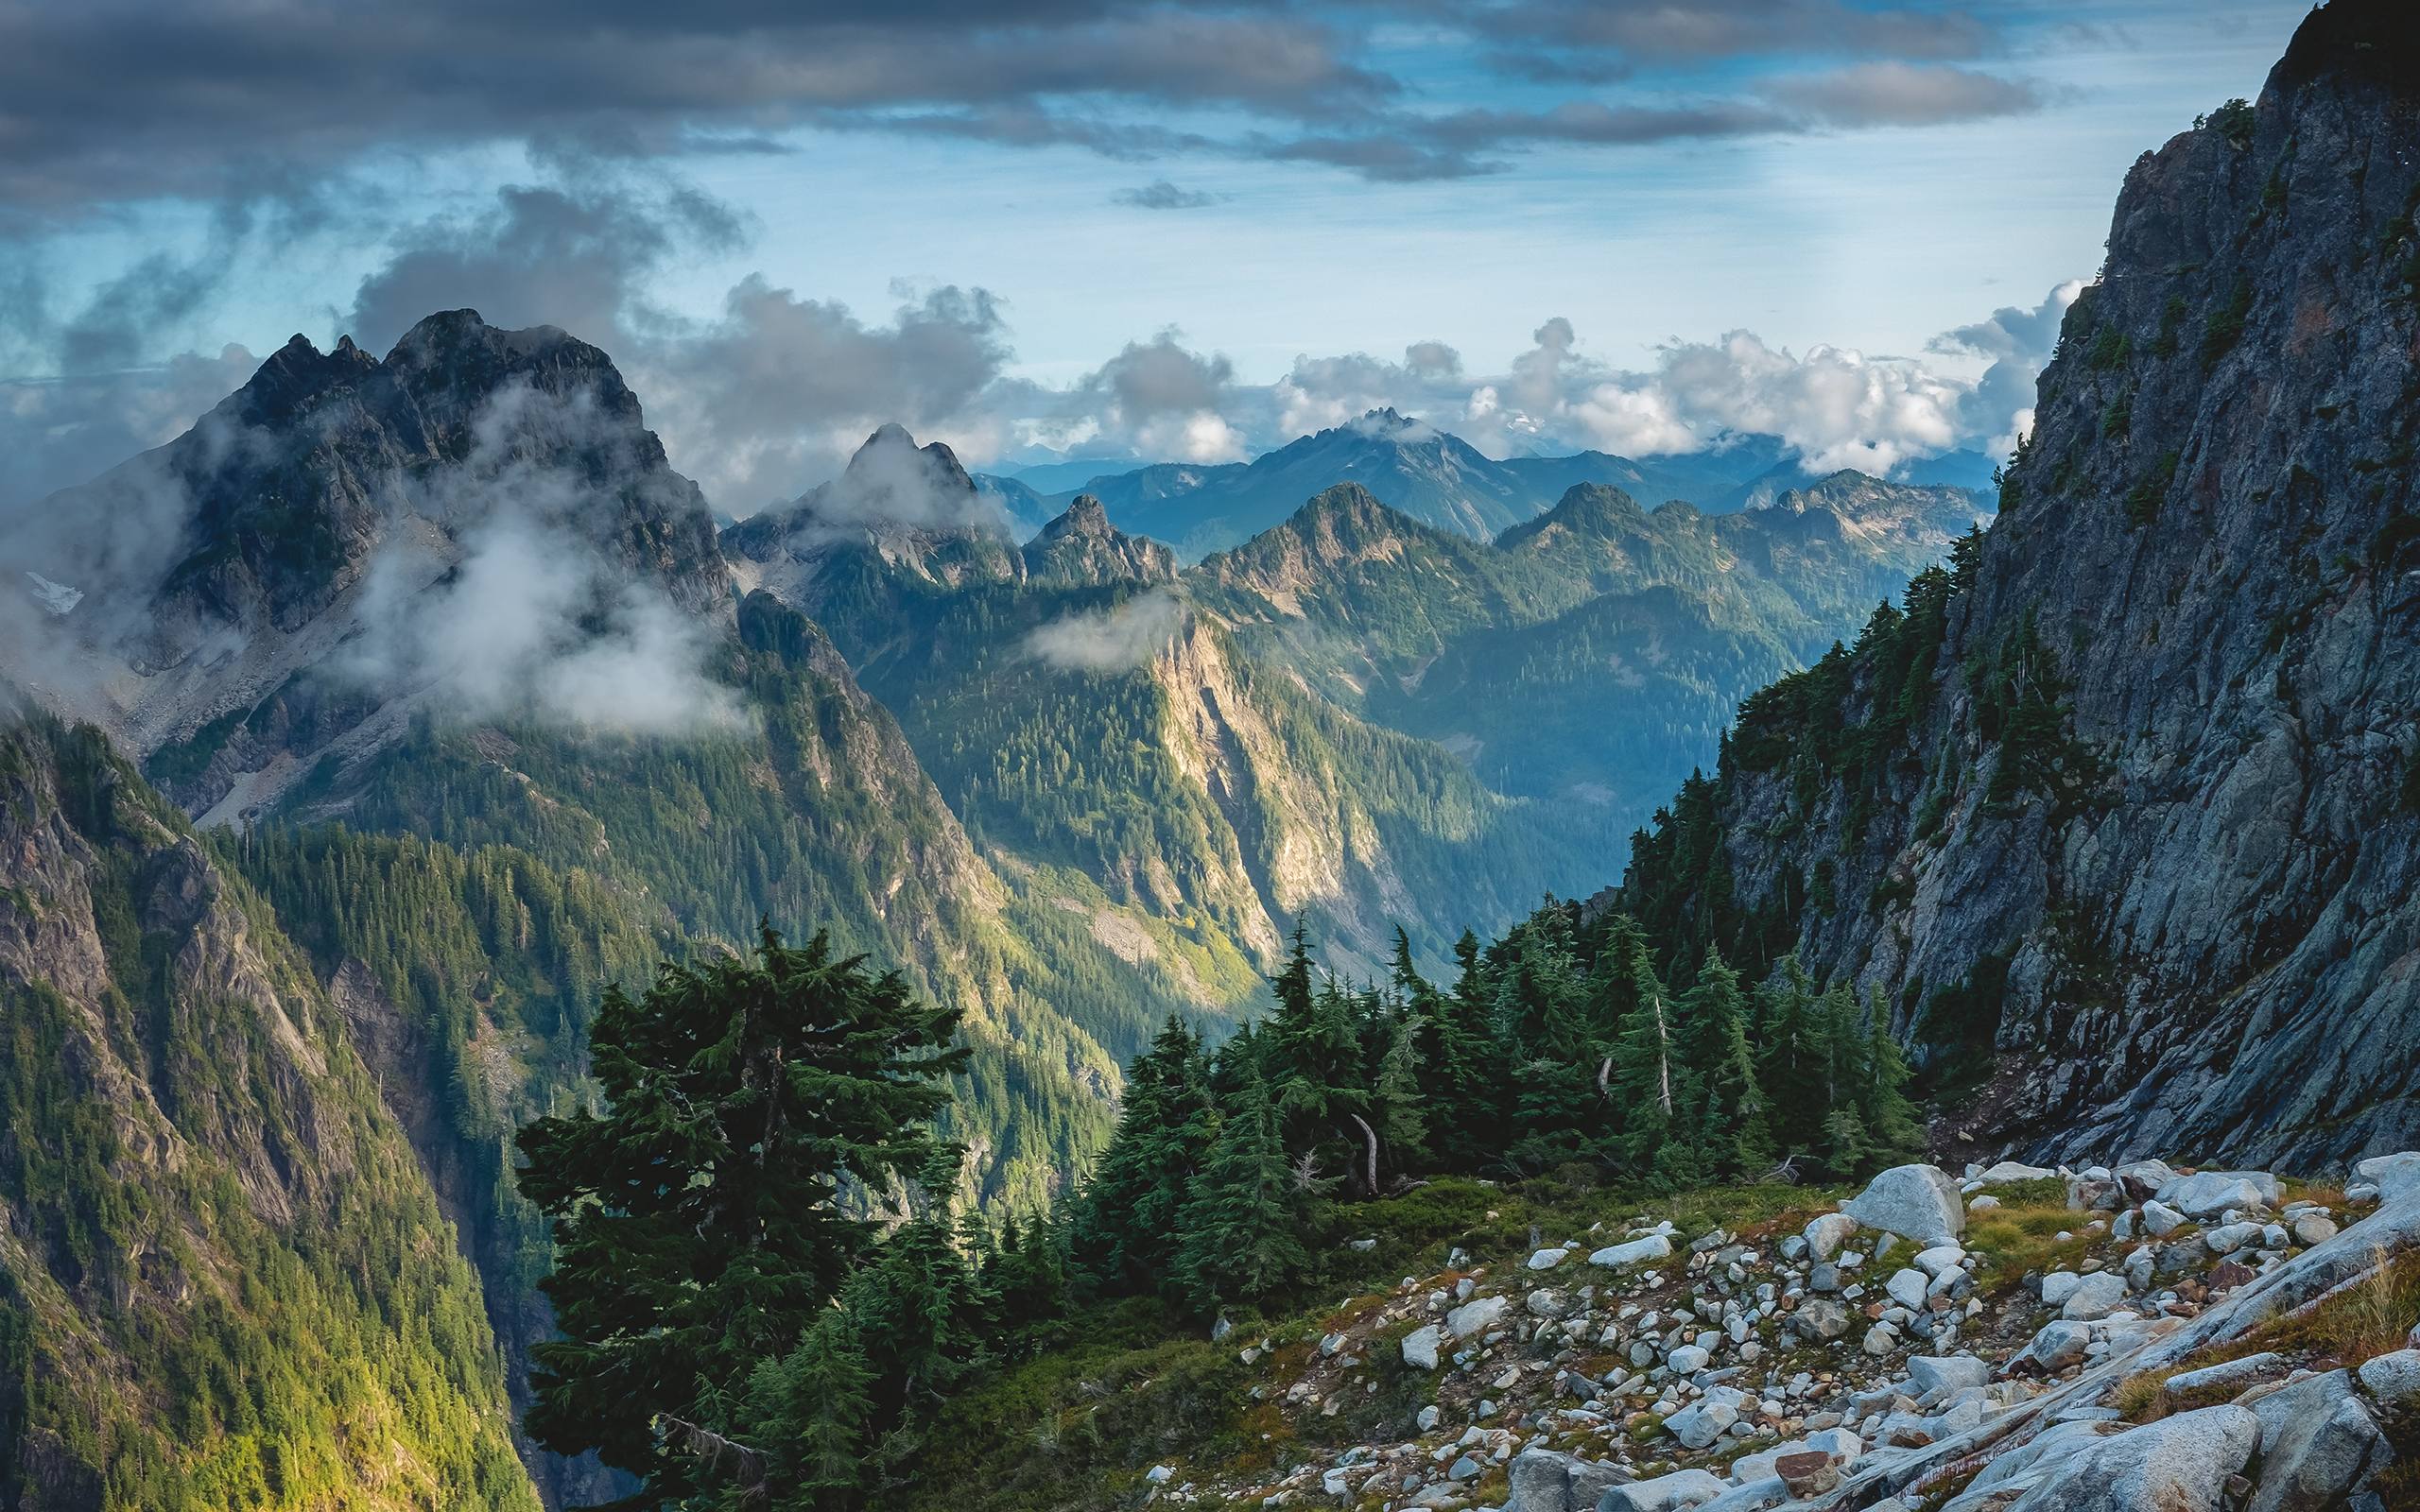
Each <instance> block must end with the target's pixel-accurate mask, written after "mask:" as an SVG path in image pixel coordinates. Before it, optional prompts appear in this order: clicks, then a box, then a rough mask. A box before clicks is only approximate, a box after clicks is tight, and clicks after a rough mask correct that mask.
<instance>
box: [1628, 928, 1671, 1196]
mask: <svg viewBox="0 0 2420 1512" xmlns="http://www.w3.org/2000/svg"><path fill="white" fill-rule="evenodd" d="M1618 947H1619V951H1620V957H1619V961H1618V964H1617V965H1616V967H1615V968H1614V971H1615V972H1616V974H1617V977H1618V980H1619V981H1620V982H1621V983H1622V984H1623V987H1622V988H1621V990H1622V991H1623V992H1624V993H1625V994H1626V995H1628V996H1629V997H1630V998H1631V1006H1630V1011H1629V1012H1628V1013H1627V1014H1626V1015H1625V1016H1624V1019H1623V1022H1622V1027H1621V1034H1620V1038H1619V1039H1617V1040H1616V1041H1615V1044H1614V1068H1613V1087H1614V1092H1615V1099H1616V1102H1617V1103H1618V1104H1619V1105H1620V1108H1621V1143H1622V1151H1623V1155H1624V1158H1625V1159H1626V1160H1628V1162H1629V1164H1630V1167H1631V1169H1632V1170H1634V1171H1635V1172H1638V1173H1640V1174H1641V1175H1647V1174H1648V1173H1651V1172H1652V1171H1654V1170H1655V1169H1657V1168H1658V1167H1659V1166H1661V1167H1663V1168H1665V1169H1667V1170H1669V1169H1671V1168H1672V1166H1673V1164H1674V1163H1675V1162H1674V1161H1672V1160H1666V1159H1665V1157H1664V1146H1665V1145H1666V1143H1668V1142H1669V1141H1670V1139H1671V1136H1672V1132H1673V1129H1674V1127H1675V1125H1677V1124H1678V1123H1679V1121H1680V1117H1681V1110H1682V1108H1683V1106H1684V1098H1685V1094H1686V1091H1687V1088H1686V1081H1687V1073H1686V1067H1685V1066H1684V1065H1683V1064H1681V1060H1680V1046H1679V1044H1678V1042H1677V1039H1676V1036H1675V1026H1674V1023H1673V1015H1672V1010H1671V1005H1670V1001H1669V999H1668V996H1667V994H1666V992H1665V990H1664V984H1663V983H1662V982H1661V981H1660V980H1658V979H1657V977H1656V974H1655V967H1654V965H1653V963H1652V961H1651V959H1650V957H1649V955H1648V951H1647V937H1646V936H1645V934H1644V933H1634V934H1630V935H1627V936H1622V937H1621V938H1620V939H1619V941H1618Z"/></svg>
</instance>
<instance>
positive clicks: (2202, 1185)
mask: <svg viewBox="0 0 2420 1512" xmlns="http://www.w3.org/2000/svg"><path fill="white" fill-rule="evenodd" d="M2274 1187H2275V1178H2274V1177H2272V1178H2271V1189H2272V1190H2274ZM2158 1200H2159V1201H2161V1202H2164V1203H2166V1204H2168V1205H2169V1207H2171V1208H2174V1209H2175V1210H2176V1211H2179V1212H2181V1213H2183V1214H2185V1216H2187V1217H2188V1218H2215V1217H2218V1216H2219V1215H2220V1214H2221V1213H2223V1212H2225V1211H2227V1210H2228V1209H2229V1208H2238V1209H2240V1208H2251V1207H2257V1206H2259V1204H2260V1201H2261V1197H2260V1188H2259V1187H2258V1186H2256V1184H2254V1183H2253V1182H2252V1181H2251V1180H2250V1179H2248V1178H2247V1177H2244V1176H2243V1175H2241V1174H2239V1173H2236V1172H2228V1171H2203V1172H2200V1173H2198V1174H2196V1175H2193V1176H2181V1177H2177V1178H2176V1179H2175V1180H2173V1181H2170V1182H2169V1184H2168V1185H2166V1186H2164V1187H2162V1188H2160V1189H2159V1197H2158Z"/></svg>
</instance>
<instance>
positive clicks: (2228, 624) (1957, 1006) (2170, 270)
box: [1621, 0, 2420, 1167]
mask: <svg viewBox="0 0 2420 1512" xmlns="http://www.w3.org/2000/svg"><path fill="white" fill-rule="evenodd" d="M2415 206H2420V22H2415V19H2414V17H2413V14H2412V12H2411V10H2410V9H2408V8H2404V7H2401V6H2398V5H2391V4H2387V3H2384V0H2335V3H2334V4H2331V5H2329V6H2328V7H2326V8H2325V9H2322V10H2319V11H2316V12H2314V13H2313V14H2312V15H2311V17H2310V18H2309V19H2308V21H2307V22H2306V23H2305V25H2304V26H2303V27H2302V29H2301V31H2300V32H2299V33H2298V35H2297V36H2296V38H2295V40H2294V43H2293V44H2292V47H2291V49H2290V51H2289V53H2288V54H2287V56H2286V58H2285V60H2283V61H2282V62H2281V63H2280V64H2279V65H2278V66H2277V68H2276V69H2275V71H2274V72H2273V74H2272V75H2271V77H2270V79H2269V81H2268V84H2267V86H2266V87H2265V88H2264V89H2263V91H2262V92H2261V94H2260V97H2259V99H2258V101H2257V102H2256V103H2255V104H2254V105H2252V106H2251V107H2249V108H2245V107H2242V106H2239V105H2238V106H2231V107H2228V108H2226V109H2222V110H2221V111H2219V112H2216V113H2215V114H2214V115H2212V116H2211V117H2209V118H2208V119H2207V120H2205V121H2204V122H2203V123H2201V124H2200V125H2198V126H2197V127H2196V129H2193V130H2191V131H2188V132H2187V133H2185V134H2184V135H2182V136H2179V137H2177V138H2176V139H2175V140H2173V141H2171V142H2170V143H2169V144H2168V146H2165V147H2163V148H2162V149H2160V150H2159V151H2158V152H2156V153H2150V154H2146V155H2145V156H2144V157H2143V158H2142V159H2141V160H2140V161H2139V162H2138V163H2136V164H2135V168H2134V170H2133V171H2132V172H2131V174H2130V175H2129V176H2128V178H2127V181H2126V184H2125V187H2124V190H2123V192H2122V194H2121V195H2120V197H2119V199H2118V210H2117V215H2116V218H2115V221H2114V223H2113V225H2112V228H2111V232H2110V240H2109V257H2108V262H2107V265H2106V266H2105V267H2104V268H2103V269H2102V272H2101V276H2100V281H2099V283H2097V284H2096V285H2095V286H2094V287H2093V288H2092V289H2090V290H2088V291H2087V292H2086V294H2085V296H2084V297H2083V299H2081V300H2080V301H2078V302H2077V304H2076V306H2075V308H2074V309H2073V311H2072V312H2071V313H2070V315H2069V316H2068V318H2067V322H2066V330H2065V333H2064V335H2063V339H2062V342H2061V346H2060V351H2059V353H2058V356H2057V358H2056V359H2055V360H2054V361H2053V362H2052V364H2051V365H2050V367H2049V368H2048V370H2047V371H2046V372H2045V373H2044V374H2043V377H2042V381H2041V397H2040V406H2039V416H2038V421H2037V427H2036V430H2035V432H2034V434H2033V437H2032V439H2031V442H2030V443H2029V444H2028V445H2027V447H2026V448H2025V449H2024V451H2023V453H2022V455H2021V456H2020V457H2019V459H2018V460H2017V462H2016V463H2015V464H2014V467H2013V469H2012V470H2011V475H2010V479H2009V482H2008V485H2007V488H2006V490H2005V492H2004V496H2003V508H2002V513H2001V516H2000V519H1999V523H1998V524H1997V525H1996V526H1995V527H1994V528H1993V529H1992V531H1991V532H1990V534H1989V537H1988V538H1987V539H1986V540H1985V541H1983V542H1982V545H1981V548H1980V551H1979V553H1978V554H1977V556H1976V557H1975V558H1974V559H1972V560H1969V561H1965V562H1963V563H1962V565H1961V567H1960V568H1959V570H1958V572H1957V573H1956V574H1955V575H1954V576H1953V577H1951V578H1948V579H1945V580H1943V581H1942V582H1940V583H1938V584H1936V585H1934V586H1935V590H1936V591H1937V592H1936V599H1935V602H1934V604H1933V607H1932V608H1931V609H1930V610H1927V611H1925V612H1923V613H1911V614H1910V617H1909V620H1908V621H1907V622H1906V623H1905V624H1900V625H1894V626H1889V627H1877V628H1876V631H1875V632H1872V633H1870V634H1869V636H1868V637H1867V640H1866V642H1865V643H1863V644H1860V646H1859V648H1858V652H1857V654H1856V655H1854V656H1852V657H1847V658H1842V659H1839V660H1837V661H1836V662H1828V663H1826V664H1825V665H1824V667H1820V668H1818V669H1816V671H1814V672H1811V673H1809V674H1807V675H1806V676H1805V677H1803V678H1801V679H1792V680H1791V681H1789V682H1786V683H1784V684H1782V685H1780V686H1779V687H1777V688H1775V689H1773V690H1771V691H1769V692H1768V693H1767V694H1763V695H1759V696H1757V697H1756V698H1755V699H1752V700H1751V701H1750V703H1749V705H1748V706H1747V707H1746V708H1745V709H1744V710H1743V712H1742V717H1741V721H1740V726H1739V729H1738V731H1737V736H1736V738H1735V739H1734V741H1733V742H1732V744H1731V746H1730V748H1729V751H1728V753H1727V755H1726V759H1725V763H1724V770H1723V774H1722V777H1721V778H1720V781H1719V782H1716V783H1714V784H1712V785H1711V787H1710V788H1708V789H1705V790H1702V791H1698V792H1695V793H1693V794H1685V795H1684V801H1683V803H1682V805H1680V808H1679V811H1678V812H1676V814H1675V816H1673V817H1672V818H1671V819H1670V820H1668V823H1667V824H1666V826H1665V833H1664V834H1663V836H1662V837H1661V840H1660V842H1659V843H1658V844H1657V845H1655V846H1651V847H1649V848H1648V849H1647V850H1646V851H1643V852H1642V858H1641V860H1640V862H1639V863H1638V864H1637V865H1635V866H1634V868H1633V871H1632V873H1631V876H1630V878H1629V879H1628V881H1627V883H1626V885H1625V888H1624V890H1623V893H1622V898H1621V901H1622V902H1623V903H1624V904H1625V905H1626V906H1631V907H1634V908H1638V909H1641V910H1643V911H1647V912H1651V913H1657V912H1661V913H1664V914H1670V915H1673V916H1674V917H1679V913H1678V911H1679V910H1682V909H1687V908H1695V909H1698V910H1699V913H1698V915H1697V917H1699V918H1708V917H1714V916H1716V915H1719V914H1721V913H1722V912H1723V911H1725V910H1729V911H1731V913H1732V915H1733V916H1734V917H1733V919H1732V922H1731V923H1730V924H1728V925H1726V926H1724V927H1723V928H1722V929H1720V930H1716V931H1713V932H1711V933H1713V934H1714V935H1717V936H1721V937H1720V938H1718V939H1717V940H1716V942H1717V943H1726V944H1728V945H1730V946H1731V947H1732V948H1733V949H1734V950H1735V952H1737V953H1738V954H1748V955H1750V956H1755V955H1756V954H1758V953H1759V951H1760V950H1763V951H1765V952H1766V953H1768V954H1769V952H1770V949H1771V943H1770V942H1774V941H1782V940H1791V939H1794V940H1795V942H1796V944H1797V946H1798V947H1799V948H1800V949H1801V951H1802V952H1803V953H1804V954H1805V955H1806V958H1807V960H1808V962H1809V964H1810V966H1812V967H1813V968H1815V969H1816V970H1818V971H1821V972H1826V973H1831V974H1835V975H1855V976H1857V977H1858V978H1860V979H1862V980H1864V981H1866V982H1868V983H1872V984H1877V985H1881V986H1883V987H1886V988H1890V989H1892V990H1893V991H1896V992H1899V993H1900V994H1901V997H1900V1010H1899V1011H1900V1019H1899V1023H1900V1026H1901V1028H1902V1029H1903V1030H1905V1031H1907V1032H1908V1033H1909V1034H1910V1035H1911V1036H1912V1037H1913V1038H1914V1039H1915V1040H1916V1041H1917V1042H1918V1044H1919V1046H1920V1047H1921V1048H1922V1049H1923V1050H1924V1052H1925V1054H1926V1055H1927V1057H1929V1058H1931V1059H1932V1060H1933V1061H1934V1062H1935V1064H1936V1066H1937V1067H1938V1066H1939V1065H1940V1064H1941V1063H1942V1062H1943V1061H1944V1060H1945V1059H1947V1058H1953V1057H1955V1056H1956V1054H1957V1052H1958V1048H1959V1047H1960V1046H1966V1047H1970V1048H1971V1049H1973V1050H1975V1051H1977V1052H1979V1061H1978V1069H1981V1070H1987V1071H1988V1072H1989V1073H1990V1080H1989V1082H1988V1085H1987V1086H1986V1087H1985V1089H1984V1091H1983V1092H1982V1094H1981V1098H1980V1101H1979V1105H1978V1106H1977V1108H1975V1110H1974V1112H1973V1114H1972V1116H1971V1117H1970V1118H1969V1119H1968V1120H1966V1121H1965V1123H1964V1125H1962V1128H1960V1129H1959V1130H1955V1131H1952V1132H1954V1133H1961V1134H1968V1135H1973V1136H1976V1137H1980V1138H1992V1137H1996V1136H1997V1137H2015V1138H2020V1139H2023V1140H2026V1141H2029V1142H2031V1143H2032V1144H2034V1145H2035V1146H2036V1147H2037V1148H2039V1149H2041V1150H2044V1151H2047V1152H2075V1153H2079V1154H2081V1153H2085V1152H2100V1153H2103V1154H2112V1155H2115V1154H2122V1153H2125V1152H2127V1151H2132V1150H2152V1149H2157V1150H2183V1151H2195V1152H2203V1153H2206V1154H2212V1155H2216V1154H2220V1153H2224V1154H2226V1155H2228V1156H2229V1157H2234V1158H2243V1159H2261V1160H2278V1161H2283V1162H2289V1163H2292V1164H2295V1165H2299V1166H2305V1167H2308V1166H2311V1165H2315V1164H2318V1163H2320V1162H2323V1161H2325V1160H2330V1159H2334V1158H2338V1157H2344V1156H2351V1155H2356V1154H2360V1153H2364V1152H2367V1151H2373V1150H2380V1149H2393V1148H2398V1147H2400V1146H2402V1145H2404V1144H2408V1143H2412V1142H2413V1137H2414V1135H2415V1134H2420V1012H2415V1009H2420V913H2415V911H2414V909H2413V908H2412V906H2411V893H2412V889H2413V886H2414V885H2415V883H2420V724H2415V713H2414V711H2415V709H2420V633H2415V632H2420V513H2415V510H2416V509H2420V501H2415V498H2414V495H2413V483H2414V456H2415V452H2414V442H2415V433H2416V432H2420V376H2415V356H2420V310H2416V309H2415V302H2414V301H2415V295H2420V229H2415V226H2414V223H2413V212H2414V209H2415ZM1836 737H1837V738H1836ZM1692 836H1699V837H1705V836H1719V844H1713V845H1709V846H1707V847H1705V848H1703V850H1702V851H1700V853H1699V855H1698V856H1697V858H1695V859H1692V858H1691V857H1690V855H1689V852H1690V851H1691V850H1692V845H1693V841H1692ZM1709 858H1710V859H1709ZM1684 900H1686V901H1684ZM1760 940H1761V941H1765V942H1768V943H1766V944H1764V945H1761V946H1760V945H1759V944H1758V943H1757V942H1758V941H1760Z"/></svg>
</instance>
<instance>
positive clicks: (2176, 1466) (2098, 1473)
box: [2008, 1406, 2261, 1512]
mask: <svg viewBox="0 0 2420 1512" xmlns="http://www.w3.org/2000/svg"><path fill="white" fill-rule="evenodd" d="M2260 1437H2261V1435H2260V1419H2259V1418H2257V1417H2254V1416H2253V1415H2252V1414H2251V1413H2249V1412H2247V1411H2245V1410H2244V1409H2243V1408H2241V1407H2233V1406H2229V1407H2204V1408H2203V1409H2202V1410H2201V1411H2200V1412H2188V1413H2180V1414H2178V1415H2177V1416H2176V1417H2164V1418H2162V1419H2160V1420H2159V1421H2158V1422H2155V1423H2146V1424H2144V1425H2143V1426H2142V1427H2140V1428H2135V1429H2130V1430H2128V1431H2127V1432H2125V1433H2121V1434H2113V1435H2109V1436H2107V1437H2104V1438H2099V1439H2096V1440H2094V1441H2093V1442H2092V1443H2091V1444H2090V1445H2089V1446H2087V1447H2084V1448H2082V1449H2081V1450H2079V1451H2078V1452H2074V1453H2071V1454H2068V1455H2066V1456H2065V1457H2064V1458H2062V1459H2060V1460H2058V1461H2057V1462H2055V1463H2054V1464H2052V1465H2050V1466H2049V1467H2048V1474H2047V1475H2045V1476H2044V1477H2043V1479H2042V1480H2041V1481H2040V1482H2038V1483H2037V1484H2035V1486H2033V1487H2032V1489H2031V1490H2029V1491H2027V1492H2026V1493H2025V1494H2024V1495H2023V1496H2021V1497H2019V1498H2017V1499H2016V1500H2015V1501H2014V1502H2013V1503H2009V1507H2008V1512H2221V1508H2223V1507H2224V1506H2225V1505H2226V1489H2227V1481H2228V1479H2229V1478H2230V1477H2231V1476H2234V1475H2236V1474H2237V1473H2238V1472H2239V1471H2241V1470H2242V1469H2243V1468H2244V1466H2245V1465H2247V1464H2249V1463H2250V1462H2251V1459H2252V1455H2253V1452H2254V1451H2255V1450H2256V1449H2258V1448H2259V1447H2260Z"/></svg>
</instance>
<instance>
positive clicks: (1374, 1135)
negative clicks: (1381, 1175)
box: [1346, 1113, 1378, 1196]
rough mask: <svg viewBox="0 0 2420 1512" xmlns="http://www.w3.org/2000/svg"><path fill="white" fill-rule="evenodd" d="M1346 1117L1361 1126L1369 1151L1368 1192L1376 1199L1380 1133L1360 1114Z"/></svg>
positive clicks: (1362, 1137)
mask: <svg viewBox="0 0 2420 1512" xmlns="http://www.w3.org/2000/svg"><path fill="white" fill-rule="evenodd" d="M1346 1116H1347V1117H1349V1118H1351V1119H1352V1120H1353V1122H1355V1123H1356V1124H1358V1125H1361V1139H1362V1143H1363V1144H1364V1145H1365V1147H1366V1148H1367V1149H1368V1150H1369V1164H1368V1166H1367V1171H1368V1177H1367V1180H1368V1183H1369V1186H1368V1191H1369V1194H1370V1195H1372V1196H1376V1195H1377V1194H1378V1131H1377V1130H1376V1129H1374V1128H1372V1127H1371V1126H1370V1121H1369V1120H1368V1119H1366V1118H1363V1117H1362V1116H1361V1115H1360V1114H1358V1113H1350V1114H1347V1115H1346Z"/></svg>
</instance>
